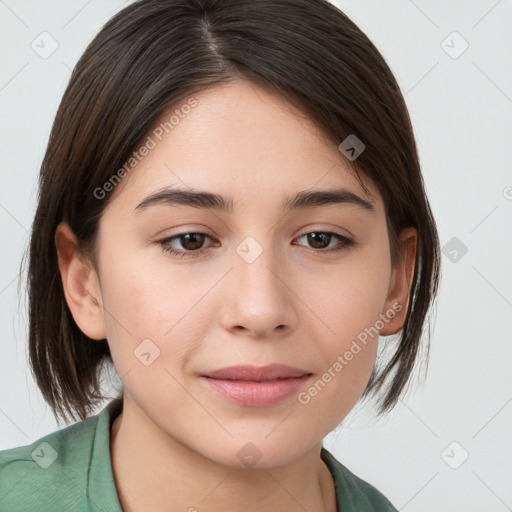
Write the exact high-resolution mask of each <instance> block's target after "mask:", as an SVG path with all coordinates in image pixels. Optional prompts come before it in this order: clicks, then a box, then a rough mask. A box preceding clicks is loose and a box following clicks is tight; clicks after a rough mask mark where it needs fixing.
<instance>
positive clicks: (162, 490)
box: [110, 398, 337, 512]
mask: <svg viewBox="0 0 512 512" xmlns="http://www.w3.org/2000/svg"><path fill="white" fill-rule="evenodd" d="M125 400H126V398H125ZM138 414H140V412H139V413H135V412H134V413H132V412H130V411H126V410H123V412H121V414H120V415H119V416H118V417H117V418H116V419H115V420H114V422H113V424H112V430H111V437H110V451H111V458H112V469H113V473H114V480H115V484H116V488H117V494H118V496H119V501H120V503H121V506H122V508H123V511H124V512H141V511H145V510H151V511H152V512H178V511H180V512H183V511H190V512H195V510H197V512H202V511H210V510H211V511H213V510H224V511H227V512H231V511H233V512H234V511H238V510H244V511H247V512H256V511H263V510H265V511H266V510H272V511H273V512H281V511H282V512H285V511H286V512H295V511H297V512H299V511H300V512H304V510H306V511H308V512H336V511H337V508H336V493H335V487H334V481H333V478H332V475H331V473H330V471H329V469H328V467H327V466H326V464H325V463H324V461H323V460H322V459H321V458H320V455H319V453H320V448H321V446H320V445H319V446H316V447H315V448H314V449H312V450H310V451H308V452H306V453H305V454H304V456H303V457H301V458H300V459H299V460H296V461H293V462H292V463H290V464H289V465H287V466H285V467H280V468H272V469H270V470H265V469H254V468H251V469H245V468H243V469H238V468H233V467H227V466H224V465H220V464H217V463H215V462H214V461H211V460H209V459H207V458H205V457H202V456H201V455H200V454H198V453H195V452H193V451H192V450H190V449H189V448H187V447H186V446H183V445H182V444H180V443H179V442H177V441H176V440H174V439H172V438H170V437H169V436H167V435H166V434H165V433H161V432H158V427H157V426H156V425H154V424H153V423H152V422H151V421H150V420H145V421H144V422H141V424H139V423H136V421H137V418H138V417H139V416H138ZM194 509H195V510H194Z"/></svg>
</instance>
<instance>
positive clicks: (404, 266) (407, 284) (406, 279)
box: [379, 227, 418, 336]
mask: <svg viewBox="0 0 512 512" xmlns="http://www.w3.org/2000/svg"><path fill="white" fill-rule="evenodd" d="M417 241H418V233H417V231H416V229H415V228H412V227H410V228H406V229H404V230H403V231H402V232H401V233H400V243H401V246H400V251H401V253H400V258H401V259H400V263H399V264H398V266H397V267H396V268H394V269H393V271H392V274H391V279H390V283H389V292H388V297H387V299H386V302H385V304H384V309H383V310H382V314H383V315H385V316H386V317H387V318H388V319H389V321H388V322H387V323H385V325H384V327H383V328H382V329H381V330H380V332H379V334H380V335H381V336H389V335H390V334H396V333H397V332H398V331H399V330H400V329H401V328H402V327H403V325H404V323H405V318H406V316H407V310H408V304H409V294H410V291H411V286H412V278H413V276H414V267H415V263H414V262H415V259H416V246H417ZM391 312H393V313H394V316H393V315H392V313H391Z"/></svg>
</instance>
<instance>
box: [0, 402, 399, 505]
mask: <svg viewBox="0 0 512 512" xmlns="http://www.w3.org/2000/svg"><path fill="white" fill-rule="evenodd" d="M122 405H123V401H122V400H120V399H114V400H112V401H110V402H109V403H108V404H107V405H106V406H105V407H104V409H103V410H102V411H101V412H100V413H99V414H97V415H95V416H92V417H90V418H87V419H86V420H84V421H80V422H78V423H75V424H73V425H69V426H67V427H64V428H62V429H60V430H57V431H56V432H53V433H51V434H48V435H46V436H44V437H41V438H40V439H38V440H37V441H34V442H33V443H32V444H29V445H26V446H19V447H16V448H10V449H7V450H3V451H0V512H123V509H122V508H121V504H120V502H119V497H118V495H117V490H116V486H115V482H114V476H113V472H112V462H111V455H110V432H111V427H112V422H113V421H114V419H115V418H116V417H117V416H118V414H119V413H120V412H121V410H122ZM320 456H321V458H322V460H323V461H324V462H325V464H326V465H327V467H328V468H329V471H330V472H331V475H332V476H333V480H334V484H335V488H336V502H337V510H338V512H397V509H396V508H395V507H394V506H393V505H392V504H391V502H390V501H389V500H388V499H387V498H386V497H385V496H384V495H383V494H381V493H380V492H379V491H378V490H377V489H376V488H375V487H373V486H372V485H371V484H369V483H368V482H366V481H364V480H362V479H361V478H359V477H357V476H356V475H355V474H354V473H352V472H351V471H350V470H349V469H347V468H346V467H345V466H344V465H343V464H341V463H340V462H339V461H338V460H337V459H336V458H334V456H333V455H332V454H331V453H330V452H329V451H327V450H326V449H325V448H323V447H322V449H321V453H320Z"/></svg>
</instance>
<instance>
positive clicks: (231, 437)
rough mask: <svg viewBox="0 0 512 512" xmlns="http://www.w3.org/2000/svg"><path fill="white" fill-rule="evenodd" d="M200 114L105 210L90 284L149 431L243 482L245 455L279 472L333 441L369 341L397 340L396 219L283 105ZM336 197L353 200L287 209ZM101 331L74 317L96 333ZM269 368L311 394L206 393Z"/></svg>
mask: <svg viewBox="0 0 512 512" xmlns="http://www.w3.org/2000/svg"><path fill="white" fill-rule="evenodd" d="M193 98H194V100H195V102H196V103H195V104H194V106H193V108H183V109H180V107H179V106H178V107H177V108H178V110H179V112H180V114H181V115H178V116H177V118H176V119H178V122H176V119H175V120H174V124H173V127H172V129H169V125H168V126H167V129H168V132H169V133H166V131H165V130H162V129H160V130H159V131H155V130H153V131H152V132H151V133H150V134H149V135H150V136H151V137H152V140H153V142H154V144H153V143H151V142H149V143H148V146H154V147H151V148H150V149H149V150H148V151H147V154H146V155H145V156H144V157H143V158H142V159H141V161H140V162H139V163H138V165H136V167H134V168H133V169H132V170H131V171H130V174H129V177H127V179H125V180H123V181H122V182H121V183H120V184H119V185H117V187H116V188H115V190H114V191H113V201H112V202H111V203H110V204H109V206H108V207H107V208H106V209H105V211H104V214H103V216H102V218H101V221H100V228H99V233H98V253H97V261H98V267H97V269H96V271H97V274H96V272H93V274H92V278H91V279H92V280H91V281H89V285H90V290H94V293H93V295H95V297H96V298H97V300H98V302H99V303H100V304H101V306H102V307H101V309H100V310H99V311H100V312H99V313H98V317H99V320H98V319H96V320H95V321H96V322H100V323H101V324H102V325H103V326H104V330H105V336H106V337H107V339H108V343H109V346H110V349H111V353H112V357H113V360H114V364H115V367H116V370H117V373H118V375H119V376H120V377H121V379H122V381H123V385H124V395H125V404H128V403H129V404H130V406H131V407H133V408H136V409H137V411H138V414H139V416H140V417H144V418H147V419H149V420H151V421H152V422H153V423H154V424H155V425H156V426H157V427H158V429H159V431H160V432H161V433H162V435H164V436H170V437H171V438H173V439H175V440H178V441H179V442H180V443H181V444H182V445H184V446H186V447H188V448H190V449H191V450H193V451H194V452H197V453H199V454H201V455H203V456H205V457H207V458H209V459H211V460H214V461H217V462H220V463H223V464H226V465H231V466H240V464H241V463H240V457H239V452H240V450H241V449H242V448H244V447H245V448H244V449H245V450H249V451H250V450H253V451H255V453H256V452H257V453H259V454H260V456H261V460H260V462H259V465H260V467H271V466H274V465H277V464H284V463H285V462H286V461H289V460H292V459H294V458H296V457H298V456H299V455H300V454H302V453H304V452H305V451H306V450H308V449H310V448H311V447H312V446H314V445H315V444H317V443H319V442H321V441H322V439H323V437H324V436H325V435H327V434H328V433H329V432H330V431H331V430H332V429H333V428H335V427H336V426H337V425H338V424H339V422H340V421H341V420H342V419H343V418H344V417H345V416H346V415H347V414H348V412H349V411H350V409H351V408H352V407H353V406H354V404H355V403H356V402H357V400H358V398H359V397H360V395H361V393H362V391H363V390H364V388H365V386H366V383H367V381H368V378H369V375H370V372H371V370H372V367H373V364H374V360H375V356H376V350H377V340H378V337H377V336H371V335H369V332H371V333H374V332H375V329H377V331H380V333H381V334H389V333H391V331H393V330H394V331H396V330H397V328H398V327H399V326H397V321H398V320H397V319H398V318H399V315H398V314H396V315H394V314H392V313H396V312H397V306H396V304H397V301H396V295H397V293H395V292H396V291H397V285H396V283H397V281H396V280H395V277H396V274H395V272H394V271H392V268H391V262H390V251H389V240H388V232H387V229H386V218H385V213H384V206H383V203H382V199H381V197H380V196H379V194H378V192H377V190H376V188H375V187H373V186H372V184H370V183H369V184H368V186H369V188H370V191H371V192H372V193H373V197H369V196H366V195H365V193H364V191H363V189H362V188H361V186H360V185H359V183H358V181H357V179H356V178H355V176H354V175H353V173H352V172H351V171H350V170H349V168H348V167H347V166H346V162H345V161H344V157H343V156H342V155H341V153H340V151H339V150H338V148H337V147H336V146H335V145H334V144H332V143H331V142H328V141H327V140H326V138H325V137H323V136H322V134H321V133H320V132H319V131H318V130H317V129H316V128H315V126H314V125H313V124H311V123H310V121H308V120H307V119H305V118H304V117H303V116H299V115H297V112H295V111H294V110H293V109H292V107H291V106H290V105H289V104H288V103H286V102H285V101H284V100H283V99H281V98H280V97H279V96H277V95H275V94H273V93H270V92H268V91H266V90H264V89H261V88H259V87H256V86H254V85H252V84H249V83H246V82H232V83H229V84H223V85H221V86H217V87H214V88H210V89H208V90H206V91H204V92H201V93H200V94H196V95H194V97H193ZM185 103H186V102H184V103H183V104H185ZM183 104H182V105H183ZM191 104H192V103H191V102H189V105H191ZM175 109H176V107H175V108H173V109H172V111H169V112H166V114H165V116H163V117H162V122H165V121H168V120H169V118H170V117H171V115H172V113H173V112H174V111H175ZM185 112H186V114H185ZM157 124H159V123H157ZM161 132H162V133H163V135H164V136H162V133H161ZM155 133H157V134H159V136H156V135H155ZM160 138H161V140H159V139H160ZM144 142H145V143H147V139H145V141H144ZM144 153H146V152H145V151H144ZM334 189H337V190H338V191H339V190H341V189H345V191H347V192H349V193H350V194H352V195H350V194H348V195H347V194H346V195H345V196H343V197H345V199H346V198H347V197H348V200H338V201H331V202H326V203H325V204H321V202H318V201H317V202H316V203H314V204H313V205H311V204H309V206H308V205H306V206H304V205H303V206H302V207H296V208H289V207H288V208H286V207H285V206H286V205H285V202H286V201H289V200H290V199H292V198H293V197H294V196H295V195H296V194H298V193H300V192H318V191H332V190H334ZM164 190H167V191H168V192H169V191H178V190H179V191H188V192H198V191H201V192H208V193H210V194H216V195H218V196H222V198H224V200H225V202H226V206H227V207H226V208H212V207H210V208H204V207H199V206H198V205H199V203H194V204H196V206H192V205H190V204H186V201H184V200H182V202H181V203H176V202H173V201H172V198H171V197H170V196H168V197H167V199H165V198H164V195H163V194H161V193H162V192H163V191H164ZM155 193H160V198H156V199H155V198H153V199H147V198H149V197H150V196H152V195H154V194H155ZM356 196H357V198H359V199H357V198H356V199H354V198H355V197H356ZM342 199H343V198H342ZM364 201H366V202H371V204H372V208H369V207H368V206H364ZM141 203H142V205H141ZM139 205H141V206H139ZM212 205H213V203H210V206H212ZM288 206H290V205H289V204H288ZM228 207H231V208H228ZM170 251H176V252H177V253H178V254H173V253H172V252H170ZM394 305H395V307H393V306H394ZM400 307H401V306H398V308H400ZM91 315H92V313H91V314H90V315H89V316H88V317H87V318H85V319H84V317H82V316H80V315H79V314H75V315H74V316H75V319H76V320H77V321H78V322H79V323H80V327H81V328H82V329H83V330H84V331H87V329H88V325H90V324H91V322H92V320H91ZM384 317H385V319H384ZM88 322H89V324H88ZM95 325H97V324H95ZM372 328H373V331H371V329H372ZM365 329H366V331H365ZM365 333H366V336H365ZM97 337H98V338H100V337H101V334H98V336H97ZM363 340H365V341H364V342H363ZM356 347H358V348H356ZM358 349H359V350H358ZM350 354H351V356H350ZM275 363H279V364H284V365H288V366H291V367H294V368H298V369H301V370H304V371H305V372H306V373H307V374H309V377H308V376H306V377H305V378H303V379H301V380H300V382H299V381H294V382H295V383H297V382H298V384H297V385H296V387H295V388H293V391H289V390H288V391H289V393H288V394H284V396H281V397H280V399H277V398H276V399H275V400H274V401H273V402H272V401H270V399H269V398H268V397H267V398H266V399H265V397H263V398H262V399H261V401H260V402H258V401H257V399H254V401H253V402H251V398H250V397H249V398H246V400H245V401H237V400H234V399H231V398H228V397H226V396H225V395H223V394H221V393H219V392H217V391H215V390H212V388H211V387H210V386H209V385H207V382H206V381H207V380H208V379H206V378H204V377H200V375H204V374H206V373H208V372H211V371H213V370H217V369H220V368H225V367H229V366H233V365H254V366H257V367H261V366H266V365H269V364H275ZM319 381H320V384H319ZM210 382H211V379H210ZM219 382H220V381H219ZM253 384H254V383H253ZM256 386H260V387H261V383H260V384H256ZM260 389H261V388H260ZM268 389H270V388H268ZM243 392H244V393H247V390H245V391H243ZM274 392H276V393H277V392H278V391H275V390H274ZM269 393H272V391H269ZM249 394H250V393H249ZM263 395H264V393H263V394H262V393H260V394H258V392H257V391H256V396H263ZM273 396H274V398H275V395H273ZM265 400H267V401H266V402H265ZM271 402H272V403H271ZM125 407H126V405H125ZM205 433H207V435H205ZM247 443H252V444H251V445H248V444H247ZM248 447H249V448H248Z"/></svg>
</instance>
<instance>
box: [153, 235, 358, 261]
mask: <svg viewBox="0 0 512 512" xmlns="http://www.w3.org/2000/svg"><path fill="white" fill-rule="evenodd" d="M312 233H317V234H318V233H321V234H324V235H331V236H333V237H334V238H336V239H338V240H339V241H340V242H342V245H341V246H339V247H337V248H335V249H328V250H326V249H314V248H310V249H311V250H312V251H313V252H319V253H332V252H339V251H342V250H344V249H350V248H352V247H356V246H357V245H358V244H357V243H356V242H355V241H354V240H353V239H351V238H348V237H346V236H344V235H340V234H339V233H334V232H332V231H307V232H306V233H302V234H301V235H299V236H298V237H297V238H302V237H303V236H306V235H310V234H312ZM185 235H204V236H206V237H208V238H211V237H210V236H209V235H207V234H206V233H200V232H196V231H191V232H189V233H180V234H179V235H173V236H171V237H168V238H164V239H163V240H159V241H158V242H157V243H158V244H159V245H160V246H161V248H162V251H164V252H166V253H170V254H172V255H174V256H178V257H179V258H183V257H189V258H197V257H198V256H201V255H202V254H203V253H204V252H205V251H207V248H206V249H198V250H195V251H190V250H189V251H186V250H185V251H177V250H176V249H173V248H172V247H171V245H170V242H171V241H172V240H175V239H179V238H182V237H184V236H185Z"/></svg>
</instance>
